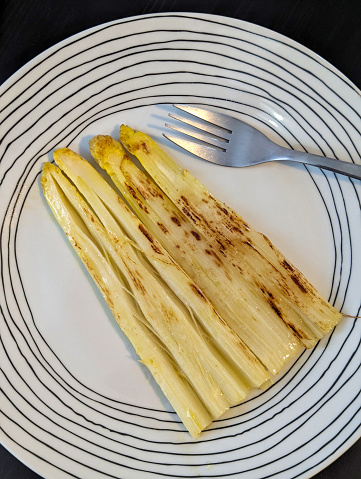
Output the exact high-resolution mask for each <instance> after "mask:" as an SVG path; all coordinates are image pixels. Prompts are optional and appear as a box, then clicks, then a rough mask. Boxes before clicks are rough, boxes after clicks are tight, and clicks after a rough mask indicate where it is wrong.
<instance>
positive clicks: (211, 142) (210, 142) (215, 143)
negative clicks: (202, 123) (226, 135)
mask: <svg viewBox="0 0 361 479" xmlns="http://www.w3.org/2000/svg"><path fill="white" fill-rule="evenodd" d="M165 126H166V127H167V128H172V130H175V131H177V132H178V133H183V134H184V135H187V136H190V137H192V138H195V139H196V140H200V141H202V142H203V143H204V144H205V145H206V146H208V147H213V148H216V149H218V150H220V151H226V149H225V146H226V145H227V143H228V141H225V140H223V138H221V139H218V138H214V137H210V136H207V135H202V133H198V132H197V131H190V130H187V129H185V128H182V127H181V126H174V125H169V124H168V123H166V124H165Z"/></svg>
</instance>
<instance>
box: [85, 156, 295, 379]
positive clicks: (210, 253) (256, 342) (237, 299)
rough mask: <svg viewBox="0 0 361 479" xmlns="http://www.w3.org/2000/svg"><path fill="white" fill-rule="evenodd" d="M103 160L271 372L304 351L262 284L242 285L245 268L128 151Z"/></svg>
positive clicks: (138, 210) (157, 233)
mask: <svg viewBox="0 0 361 479" xmlns="http://www.w3.org/2000/svg"><path fill="white" fill-rule="evenodd" d="M99 151H104V148H99ZM94 157H96V155H94ZM103 158H104V155H103ZM98 161H99V160H98ZM100 164H101V166H103V167H105V168H106V170H107V172H108V173H109V174H110V175H111V177H112V178H113V181H114V182H115V183H116V185H117V186H118V187H119V188H120V190H121V191H122V193H123V195H124V196H125V197H126V199H127V201H128V202H129V203H130V204H131V206H132V208H133V209H134V211H136V213H137V214H138V215H139V217H140V218H141V219H142V221H143V222H144V223H145V224H146V225H147V227H148V228H149V230H150V231H151V232H152V233H153V235H154V236H156V237H158V239H159V241H160V242H162V244H163V246H164V247H165V248H166V249H168V251H169V252H170V253H171V254H172V255H173V257H174V258H175V260H176V261H177V262H178V263H179V264H181V265H182V267H183V268H184V269H185V270H186V272H187V273H188V274H189V275H190V276H191V277H192V278H193V279H194V280H196V281H197V284H198V286H200V287H201V289H202V290H203V291H204V293H205V295H206V296H207V297H209V298H212V303H213V305H214V306H215V307H216V309H217V311H218V313H219V314H220V315H221V317H222V318H223V319H224V320H225V321H226V322H227V324H228V325H229V326H230V327H231V328H232V329H233V330H234V331H235V332H236V333H237V335H238V336H239V337H240V338H241V339H242V340H243V341H244V342H245V344H246V345H247V346H248V347H249V348H250V349H251V350H252V352H253V353H254V354H255V355H256V356H257V357H258V358H259V359H260V360H261V362H262V363H263V364H264V365H265V366H266V367H267V368H268V369H269V370H270V371H272V372H273V373H276V372H278V371H280V370H281V369H282V367H283V366H284V365H285V364H286V362H287V361H288V360H289V359H290V358H291V357H294V356H295V355H296V354H298V353H299V352H300V351H301V350H302V347H301V345H300V343H299V342H298V340H297V338H295V336H294V335H293V332H292V331H291V330H289V329H288V328H287V327H286V326H285V325H284V323H282V322H281V321H280V320H279V318H278V316H277V315H276V314H275V312H274V309H273V308H270V307H269V305H268V308H267V309H266V310H262V309H260V307H259V301H258V298H257V297H256V298H255V297H254V295H255V294H256V293H257V294H258V289H256V290H255V292H254V293H252V291H250V289H249V288H248V285H247V283H246V282H244V281H243V282H241V287H240V286H239V283H240V280H242V277H240V276H239V272H238V271H237V274H236V275H235V273H234V271H232V269H231V268H230V267H229V265H228V264H227V261H224V260H223V259H221V258H220V257H219V256H217V254H216V252H215V250H214V248H213V247H212V245H211V244H209V242H208V241H207V239H204V238H202V235H201V234H198V233H196V232H195V231H194V228H193V227H192V225H191V224H190V223H189V222H188V220H187V219H186V218H185V217H184V216H183V215H182V214H181V213H180V212H179V211H177V209H176V207H175V206H174V205H173V204H172V202H171V201H170V200H169V199H168V198H167V197H166V196H165V195H164V194H163V193H162V192H161V191H160V190H159V188H157V187H156V186H155V185H152V183H151V181H150V180H149V179H148V178H147V177H146V176H145V175H144V174H143V173H142V172H141V171H140V170H138V169H137V168H136V167H135V165H134V164H133V163H132V162H131V161H130V160H129V159H128V158H127V157H124V154H122V153H120V154H117V155H116V154H115V153H113V154H112V155H108V157H107V159H106V160H103V161H102V162H100ZM130 177H131V181H130ZM142 195H143V196H142ZM154 205H156V206H155V207H154V208H153V206H154ZM165 231H167V233H166V234H165V233H164V232H165ZM242 288H243V289H242ZM245 288H246V290H245ZM244 298H247V299H246V300H244ZM267 304H268V303H267ZM275 321H276V322H275Z"/></svg>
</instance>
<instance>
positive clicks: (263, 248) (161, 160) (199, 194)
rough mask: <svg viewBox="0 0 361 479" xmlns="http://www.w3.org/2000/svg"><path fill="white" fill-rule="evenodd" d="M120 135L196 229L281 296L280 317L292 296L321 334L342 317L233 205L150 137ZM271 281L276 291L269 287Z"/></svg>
mask: <svg viewBox="0 0 361 479" xmlns="http://www.w3.org/2000/svg"><path fill="white" fill-rule="evenodd" d="M120 139H121V141H122V142H123V144H124V145H125V147H126V148H127V149H128V150H129V152H130V153H132V154H134V155H135V156H137V158H138V159H139V160H140V162H141V163H142V165H143V167H144V168H145V169H146V170H147V172H148V173H149V174H150V175H151V176H152V177H153V179H154V180H155V182H156V183H157V184H158V185H159V186H160V188H161V189H162V190H163V191H164V192H165V193H166V194H167V195H168V196H169V198H170V199H171V200H172V201H173V203H174V204H175V205H176V206H177V208H178V209H179V210H180V211H182V212H183V214H184V215H186V216H187V217H188V219H189V220H190V221H191V222H192V224H193V225H194V227H195V228H196V229H197V231H198V232H202V233H203V234H204V235H205V236H206V237H207V238H208V239H209V241H210V242H211V243H212V244H213V245H214V247H216V248H217V251H218V254H220V255H222V256H223V257H226V258H227V259H228V260H229V262H230V263H232V264H233V266H234V267H235V268H240V269H241V270H242V274H244V271H245V270H247V271H250V272H251V271H252V270H253V273H252V274H253V275H255V276H256V277H257V281H258V282H261V286H262V289H264V290H265V291H266V294H267V295H268V296H269V297H270V298H271V299H272V301H273V300H274V298H277V299H278V298H279V301H278V304H276V305H275V306H276V308H277V310H278V312H279V314H280V316H281V319H282V320H285V318H287V316H285V315H283V314H282V312H281V310H280V309H279V306H280V305H281V303H282V302H285V301H286V303H287V304H288V305H290V302H289V299H290V300H291V301H292V302H293V304H294V308H293V309H298V310H301V313H299V314H300V315H302V318H303V321H304V322H305V323H307V327H308V328H309V329H311V330H312V331H313V333H314V335H315V336H316V337H317V338H318V337H320V336H322V335H324V334H325V333H327V332H328V331H330V330H331V329H332V328H333V327H334V326H335V325H336V324H337V323H338V322H339V321H340V319H341V317H342V315H341V314H340V313H339V312H338V311H337V310H336V309H335V308H333V307H332V306H331V305H330V304H329V303H327V301H325V300H324V299H323V298H322V297H321V296H320V294H319V293H318V292H317V290H316V289H315V288H314V287H313V286H312V285H311V284H310V283H309V281H307V279H306V278H305V277H304V276H303V275H302V273H301V272H300V271H299V270H298V269H297V268H295V267H294V266H293V265H292V264H291V263H290V262H289V261H288V260H287V259H286V258H285V257H284V256H283V255H282V253H281V252H280V251H279V250H278V249H277V248H276V247H275V246H274V245H273V244H272V243H271V242H270V240H269V239H268V238H267V237H266V236H265V235H263V234H261V233H259V232H257V231H255V230H254V229H252V228H251V227H250V225H248V224H247V223H246V222H245V221H244V220H243V218H241V217H240V216H239V215H238V214H237V213H236V212H235V211H234V210H232V209H231V208H229V207H228V206H226V205H225V204H223V203H222V202H221V201H219V200H217V199H216V198H215V197H214V196H213V195H212V194H211V193H210V192H209V191H208V190H207V188H206V187H205V186H204V185H203V184H202V183H200V182H199V181H198V180H197V179H196V178H194V177H193V176H192V175H191V174H190V173H189V172H188V171H186V170H183V169H182V168H180V167H179V166H178V165H177V164H176V163H175V162H174V161H173V160H172V159H171V158H169V156H168V155H167V154H166V153H165V152H164V151H163V150H162V149H161V148H160V147H159V146H158V145H157V144H156V143H155V142H154V141H153V140H151V138H149V137H148V136H147V135H145V134H143V133H141V132H135V131H134V130H132V129H131V128H129V127H127V126H124V125H122V127H121V131H120ZM272 284H273V285H275V288H276V291H277V294H274V292H272V291H271V289H272ZM269 293H271V295H272V296H270V294H269ZM289 307H290V306H289ZM290 326H291V327H293V328H294V332H295V334H296V335H297V336H299V335H300V334H302V330H301V329H300V328H298V326H297V325H290ZM311 345H312V344H311ZM306 346H307V344H306Z"/></svg>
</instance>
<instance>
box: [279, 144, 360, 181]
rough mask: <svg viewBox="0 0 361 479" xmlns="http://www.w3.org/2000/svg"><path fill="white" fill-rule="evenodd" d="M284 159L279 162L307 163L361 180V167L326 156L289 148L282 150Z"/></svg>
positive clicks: (281, 158) (280, 158)
mask: <svg viewBox="0 0 361 479" xmlns="http://www.w3.org/2000/svg"><path fill="white" fill-rule="evenodd" d="M282 150H283V151H282V153H283V154H282V157H279V158H277V159H278V160H291V161H297V162H298V163H305V164H307V165H312V166H318V167H319V168H323V169H325V170H331V171H334V172H335V173H341V174H342V175H346V176H351V177H352V178H357V179H358V180H361V165H355V164H354V163H347V162H346V161H340V160H335V159H333V158H327V157H326V156H319V155H312V154H310V153H304V152H301V151H296V150H289V149H288V148H282Z"/></svg>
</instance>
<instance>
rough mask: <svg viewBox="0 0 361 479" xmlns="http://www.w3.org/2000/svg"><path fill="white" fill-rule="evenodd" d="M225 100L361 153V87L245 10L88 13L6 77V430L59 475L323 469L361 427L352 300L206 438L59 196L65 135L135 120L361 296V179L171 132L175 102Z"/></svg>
mask: <svg viewBox="0 0 361 479" xmlns="http://www.w3.org/2000/svg"><path fill="white" fill-rule="evenodd" d="M175 102H177V103H193V104H199V105H205V106H207V107H211V108H215V109H220V110H221V111H223V112H226V113H229V114H232V115H234V116H236V117H239V118H243V119H245V120H246V121H249V122H250V123H252V124H254V125H256V126H257V127H259V128H260V129H262V130H263V131H264V132H265V133H266V134H268V135H269V136H271V137H272V138H273V139H275V140H276V141H278V142H279V143H281V144H285V145H289V146H290V147H292V148H296V149H300V150H307V151H310V152H315V153H318V154H325V155H328V156H335V157H337V158H342V159H343V160H345V161H353V162H356V163H360V150H361V134H360V129H361V128H360V127H361V122H360V114H359V113H358V112H360V111H361V99H360V94H359V92H358V91H357V89H356V88H355V87H354V86H353V85H352V84H351V83H350V82H349V81H348V80H347V79H346V78H345V77H343V76H342V75H341V74H340V73H339V72H338V71H337V70H336V69H335V68H333V67H332V66H330V65H329V64H327V63H326V62H325V61H324V60H322V59H321V58H319V57H318V56H317V55H315V54H313V53H312V52H310V51H308V50H307V49H305V48H304V47H302V46H300V45H299V44H296V43H295V42H293V41H291V40H289V39H287V38H285V37H282V36H280V35H278V34H276V33H274V32H271V31H269V30H265V29H263V28H260V27H258V26H255V25H251V24H248V23H244V22H241V21H238V20H233V19H229V18H221V17H214V16H209V15H195V14H166V15H152V16H145V17H137V18H130V19H126V20H121V21H117V22H114V23H110V24H107V25H102V26H100V27H97V28H94V29H91V30H88V31H86V32H84V33H81V34H79V35H76V36H74V37H72V38H70V39H69V40H67V41H65V42H62V43H60V44H59V45H56V46H55V47H53V48H51V49H50V50H48V51H46V52H44V53H43V54H42V55H40V56H39V57H37V58H36V59H34V60H33V61H31V62H30V63H29V64H27V65H26V66H25V67H24V68H22V69H21V70H20V71H19V72H18V73H16V74H15V75H14V76H13V77H12V78H10V80H9V81H8V82H7V83H5V84H4V85H3V87H2V88H1V108H2V112H1V115H2V116H1V121H2V126H1V135H2V143H1V162H0V181H1V204H0V212H1V214H0V218H1V292H0V301H1V317H0V354H1V356H0V368H1V373H0V386H1V391H0V401H1V402H0V408H1V411H0V439H1V441H2V442H3V444H4V445H5V446H6V447H7V448H8V449H9V450H10V451H11V452H12V453H13V454H15V455H16V456H17V457H19V458H20V459H21V460H22V461H23V462H24V463H26V464H27V465H28V466H29V467H31V468H33V469H34V470H35V471H37V472H38V473H39V474H41V475H43V476H45V477H47V478H52V479H56V478H60V477H61V478H63V477H79V478H86V479H91V478H103V477H104V478H119V477H122V478H148V477H149V478H151V477H160V476H164V477H177V478H182V477H187V478H189V477H217V478H220V477H226V476H227V477H228V476H235V477H244V478H247V479H252V478H254V479H261V478H270V477H275V478H279V479H281V478H284V479H290V478H295V477H301V478H306V477H311V476H312V475H314V474H315V473H316V472H318V471H320V470H321V469H322V468H324V467H325V466H326V465H328V464H329V463H331V462H332V461H333V460H334V459H335V458H336V457H338V456H339V455H340V454H342V452H344V451H345V450H346V449H347V448H348V447H349V446H350V445H351V444H352V443H353V442H354V441H356V439H357V438H358V437H359V434H360V426H359V425H360V418H361V415H360V405H361V398H360V384H361V371H360V355H361V348H360V337H361V334H360V330H361V325H360V322H359V321H357V320H354V319H351V318H345V319H344V320H343V321H342V323H341V324H340V325H339V326H337V328H336V330H335V331H334V332H333V333H332V334H330V335H328V336H327V337H325V338H324V340H322V341H321V342H320V343H319V344H318V346H317V347H316V348H315V349H314V350H312V351H308V352H305V353H304V354H302V356H301V357H300V358H299V359H298V360H297V361H295V362H294V364H293V365H292V366H291V367H290V368H289V370H288V371H285V373H284V375H282V376H281V377H280V378H279V380H278V382H277V383H276V384H275V385H274V386H273V387H271V388H270V389H269V390H268V391H266V392H264V393H261V394H258V395H254V396H252V397H250V399H249V400H248V401H246V402H245V403H244V404H242V405H240V406H238V407H234V408H233V409H232V410H231V411H230V412H229V413H228V414H227V415H226V416H225V417H223V418H222V419H220V420H219V421H216V422H215V423H214V425H213V427H212V428H211V429H210V430H209V431H206V432H204V434H203V435H202V437H201V439H199V440H198V441H194V440H192V439H191V438H190V436H189V435H188V434H187V433H186V432H185V431H184V428H183V426H182V425H181V424H180V422H179V420H178V418H177V416H176V415H175V414H174V412H173V411H172V408H171V407H170V405H169V404H168V403H167V402H166V400H165V399H164V398H163V396H162V394H161V393H160V391H159V390H158V388H157V386H156V385H155V383H154V381H153V380H152V378H151V377H150V375H149V373H148V372H147V371H146V370H145V369H144V368H143V367H142V365H141V364H139V362H137V358H136V357H135V355H134V353H133V350H132V348H131V347H130V345H129V343H128V342H127V340H126V339H125V338H124V337H123V335H122V333H121V332H120V331H119V329H118V327H117V326H116V325H115V322H114V321H113V319H112V317H111V315H110V313H109V311H108V309H107V306H106V305H105V303H104V302H103V300H102V298H101V296H100V294H99V293H98V292H97V290H96V288H95V286H94V285H93V284H92V282H91V280H90V279H89V277H88V275H87V273H86V271H85V270H84V268H83V267H82V265H81V264H80V261H79V260H78V258H77V257H76V255H75V254H74V252H73V250H72V248H71V247H70V245H69V244H68V243H67V240H66V239H65V238H64V236H63V234H62V232H61V231H60V229H59V227H58V226H57V224H56V223H55V221H54V219H53V218H52V216H51V213H50V211H49V209H48V208H47V206H46V204H45V202H44V200H43V198H42V195H41V191H40V187H39V171H40V169H41V166H42V164H43V162H44V161H45V160H47V159H48V158H51V154H49V153H48V152H50V151H51V150H53V149H54V148H56V147H60V146H70V147H71V148H74V149H75V150H77V151H79V152H80V153H81V154H83V155H84V156H85V157H87V158H89V156H90V155H89V151H88V146H87V142H88V140H89V139H90V138H91V136H93V135H95V134H99V133H104V134H113V135H114V136H115V137H116V136H117V133H118V129H119V125H120V124H121V123H127V124H129V125H131V126H133V127H135V128H137V129H140V130H143V131H145V132H148V133H149V134H151V135H153V136H154V138H155V139H156V140H158V141H160V142H161V143H162V144H163V145H164V148H165V149H166V150H167V151H168V152H169V153H170V154H171V155H172V156H173V157H174V158H176V160H177V161H178V162H179V163H180V164H182V165H183V166H185V167H186V168H188V169H189V170H190V171H191V172H192V173H194V174H195V175H196V176H197V177H199V178H200V179H201V180H202V181H203V183H205V184H206V185H207V186H208V187H209V188H210V189H211V190H212V191H213V192H214V193H215V194H216V195H217V196H219V197H220V198H221V199H222V200H223V201H225V202H226V203H228V204H229V205H231V206H233V207H234V208H235V209H237V210H238V211H239V212H240V213H241V214H242V215H243V216H244V217H245V219H247V220H248V221H249V222H250V223H251V224H253V226H254V227H256V228H258V229H259V230H261V231H262V232H264V233H265V234H267V235H268V236H269V237H270V238H271V240H272V241H273V242H274V243H275V244H276V245H277V246H278V247H279V248H280V249H281V250H282V251H283V252H284V253H285V254H286V256H288V257H289V259H290V260H291V261H293V263H295V264H296V266H298V267H299V268H300V269H301V270H302V271H303V272H304V273H305V274H306V276H308V278H309V279H310V280H311V281H312V282H313V283H314V284H315V285H316V286H317V287H318V289H319V290H320V291H321V292H322V293H323V294H324V296H325V297H326V298H328V299H329V300H330V301H331V302H332V303H333V304H335V305H336V307H337V308H339V309H341V310H342V312H344V313H345V314H346V313H347V314H349V315H358V314H359V313H360V303H361V290H360V284H361V274H360V273H361V254H360V244H361V215H360V211H361V208H360V201H361V200H360V195H361V189H360V181H356V180H351V179H349V178H346V177H342V176H340V175H335V174H333V173H331V172H324V171H320V170H319V169H317V168H306V167H304V166H293V165H288V164H268V165H262V166H256V167H252V168H250V169H243V170H241V169H227V168H223V167H219V166H216V165H212V164H209V163H206V162H203V161H201V160H198V159H196V158H194V157H192V156H190V155H187V154H185V153H184V152H182V151H180V150H177V149H176V148H175V147H173V146H172V145H171V144H168V143H166V140H165V139H164V138H162V132H163V131H164V126H163V125H164V122H165V120H166V117H167V114H168V112H169V111H170V110H171V106H169V105H170V104H172V103H175Z"/></svg>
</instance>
